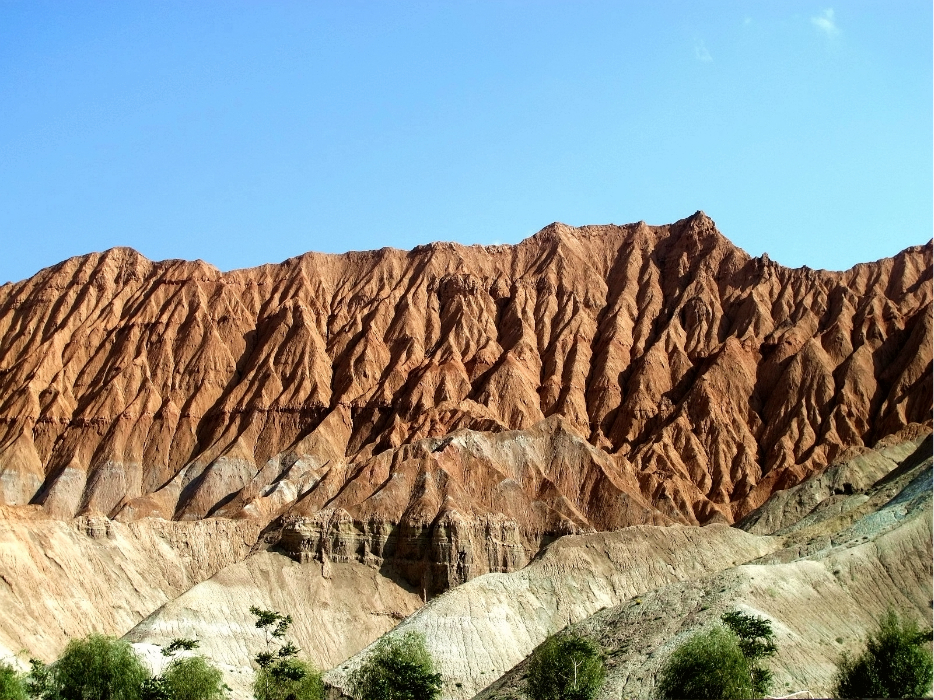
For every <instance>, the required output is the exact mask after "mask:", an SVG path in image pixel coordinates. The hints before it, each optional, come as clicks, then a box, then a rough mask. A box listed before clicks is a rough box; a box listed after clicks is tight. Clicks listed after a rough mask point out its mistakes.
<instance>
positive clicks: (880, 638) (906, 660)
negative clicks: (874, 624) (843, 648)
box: [834, 610, 932, 698]
mask: <svg viewBox="0 0 934 700" xmlns="http://www.w3.org/2000/svg"><path fill="white" fill-rule="evenodd" d="M930 639H931V632H930V630H928V631H926V632H922V631H920V630H919V629H918V625H917V623H915V622H913V621H911V620H903V619H901V618H899V616H898V615H897V614H896V613H895V611H894V610H889V611H888V612H886V614H885V615H883V616H882V618H881V619H880V620H879V626H878V628H877V629H876V631H875V632H874V633H873V634H871V635H870V636H869V640H868V641H867V642H866V649H865V650H864V651H863V653H861V654H860V655H859V656H857V657H855V658H854V657H851V656H849V655H848V654H846V653H844V654H843V656H842V657H841V659H840V662H839V663H838V665H837V675H836V678H835V679H834V695H835V696H836V697H838V698H856V697H872V698H910V697H923V696H926V695H928V694H929V693H930V690H931V677H932V670H931V663H932V659H931V652H930V651H928V649H927V648H926V644H927V642H928V641H930Z"/></svg>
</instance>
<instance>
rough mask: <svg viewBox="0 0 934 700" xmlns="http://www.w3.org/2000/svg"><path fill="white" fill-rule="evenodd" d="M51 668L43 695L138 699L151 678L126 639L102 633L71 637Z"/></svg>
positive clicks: (96, 699)
mask: <svg viewBox="0 0 934 700" xmlns="http://www.w3.org/2000/svg"><path fill="white" fill-rule="evenodd" d="M48 670H49V672H50V673H49V676H50V677H49V678H48V679H47V680H46V682H45V686H46V687H45V690H44V695H43V697H45V698H62V700H139V698H140V690H141V686H142V684H143V682H144V681H145V680H146V679H147V678H149V671H148V670H146V667H145V666H144V665H143V662H142V661H140V659H139V657H138V656H136V654H135V653H134V652H133V648H132V647H131V646H130V645H129V644H128V643H127V642H124V641H121V640H119V639H114V638H113V637H107V636H105V635H102V634H91V635H88V636H87V637H85V638H84V639H73V640H71V641H70V642H69V643H68V646H67V647H65V651H64V652H63V653H62V655H61V657H60V658H59V659H58V661H56V662H55V663H54V664H52V665H51V667H49V669H48Z"/></svg>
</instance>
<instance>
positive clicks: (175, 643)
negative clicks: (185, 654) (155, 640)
mask: <svg viewBox="0 0 934 700" xmlns="http://www.w3.org/2000/svg"><path fill="white" fill-rule="evenodd" d="M200 644H201V642H199V641H198V640H197V639H186V638H184V637H176V638H175V639H173V640H172V641H171V642H169V643H168V644H167V645H166V646H164V647H162V655H163V656H175V654H176V653H178V652H180V651H194V650H195V649H197V648H198V646H199V645H200Z"/></svg>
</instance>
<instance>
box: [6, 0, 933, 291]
mask: <svg viewBox="0 0 934 700" xmlns="http://www.w3.org/2000/svg"><path fill="white" fill-rule="evenodd" d="M931 35H932V5H931V2H930V0H923V1H917V2H915V1H909V0H899V1H894V2H893V1H891V0H889V1H887V2H859V1H847V2H839V1H837V2H833V3H831V4H826V3H825V2H822V1H818V2H798V1H797V0H782V1H775V2H743V1H730V0H716V1H712V2H697V1H694V0H692V1H690V2H688V1H685V2H674V1H672V2H650V1H649V0H646V1H644V2H635V1H623V0H617V1H615V2H588V1H586V0H573V1H572V0H563V1H561V2H548V1H547V0H534V1H533V0H528V1H520V0H498V1H493V0H490V1H486V2H483V1H469V0H463V1H461V2H444V1H442V0H426V1H425V2H418V3H416V2H401V1H398V0H394V1H393V2H376V1H373V2H352V1H348V0H339V1H338V0H333V1H332V2H311V1H302V2H275V1H260V0H255V1H253V2H237V1H235V0H224V1H223V2H210V1H208V0H201V1H198V2H190V1H187V0H186V1H184V2H172V1H168V0H151V1H149V2H133V1H131V0H120V1H114V2H78V1H76V0H68V1H67V2H42V1H40V0H0V244H2V247H0V282H3V281H5V280H17V279H22V278H24V277H27V276H29V275H31V274H33V273H34V272H36V271H37V270H38V269H40V268H42V267H45V266H47V265H51V264H54V263H56V262H58V261H59V260H62V259H64V258H66V257H68V256H71V255H77V254H82V253H86V252H90V251H94V250H103V249H106V248H109V247H112V246H116V245H128V246H132V247H134V248H136V249H138V250H139V251H141V252H142V253H143V254H145V255H146V256H148V257H150V258H153V259H163V258H192V259H193V258H202V259H204V260H207V261H208V262H211V263H213V264H215V265H217V266H218V267H220V268H221V269H231V268H237V267H248V266H252V265H257V264H261V263H264V262H277V261H280V260H283V259H285V258H287V257H290V256H292V255H297V254H300V253H302V252H304V251H307V250H319V251H327V252H341V251H345V250H360V249H369V248H379V247H382V246H394V247H398V248H411V247H412V246H415V245H417V244H419V243H425V242H428V241H432V240H456V241H460V242H463V243H493V242H504V243H505V242H516V241H519V240H521V239H522V238H524V237H526V236H528V235H530V234H531V233H533V232H535V231H536V230H538V229H539V228H541V227H543V226H545V225H547V224H548V223H550V222H551V221H555V220H558V221H563V222H566V223H569V224H573V225H582V224H590V223H594V224H596V223H609V222H612V223H627V222H631V221H638V220H640V219H641V220H645V221H647V222H649V223H653V224H659V223H667V222H671V221H674V220H676V219H679V218H683V217H685V216H689V215H690V214H692V213H693V212H694V211H695V210H697V209H703V210H704V211H706V212H707V214H708V215H710V216H711V217H712V218H713V219H714V220H715V221H716V222H717V224H718V226H719V227H720V230H721V231H722V232H723V233H724V234H726V235H727V236H728V237H729V238H731V239H732V240H733V241H734V242H735V243H737V244H738V245H740V246H742V247H743V248H744V249H746V250H747V251H748V252H749V253H751V254H753V255H759V254H761V253H762V252H763V251H767V252H768V253H769V255H770V256H771V257H772V259H773V260H777V261H778V262H781V263H783V264H786V265H791V266H798V265H805V264H806V265H809V266H811V267H824V268H830V269H843V268H846V267H849V266H850V265H852V264H854V263H856V262H860V261H866V260H872V259H876V258H880V257H885V256H888V255H893V254H895V253H896V252H897V251H899V250H900V249H902V248H904V247H905V246H908V245H916V244H920V243H924V242H926V241H927V240H928V239H930V238H931V232H932V188H934V181H932V148H934V143H932V39H931Z"/></svg>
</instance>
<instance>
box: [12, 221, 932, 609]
mask: <svg viewBox="0 0 934 700" xmlns="http://www.w3.org/2000/svg"><path fill="white" fill-rule="evenodd" d="M931 268H932V249H931V244H930V243H929V244H927V245H925V246H919V247H915V248H910V249H907V250H905V251H903V252H902V253H900V254H898V255H897V256H895V257H894V258H890V259H885V260H881V261H878V262H875V263H869V264H863V265H857V266H855V267H854V268H852V269H850V270H848V271H846V272H825V271H814V270H809V269H807V268H801V269H794V270H793V269H787V268H784V267H782V266H780V265H778V264H775V263H773V262H771V261H770V260H769V259H768V258H767V256H763V257H762V258H751V257H749V256H748V255H747V254H746V253H744V252H743V251H742V250H740V249H738V248H736V247H735V246H733V245H732V244H731V243H730V242H729V241H728V240H727V239H725V238H724V237H723V236H722V235H721V234H720V233H719V232H718V231H717V229H716V227H715V226H714V223H713V222H712V221H711V220H710V219H709V218H708V217H707V216H705V215H704V214H703V213H701V212H698V213H697V214H695V215H694V216H691V217H690V218H688V219H684V220H682V221H679V222H676V223H674V224H671V225H666V226H647V225H646V224H644V223H641V222H640V223H638V224H631V225H626V226H612V225H610V226H586V227H582V228H572V227H569V226H565V225H563V224H553V225H551V226H548V227H547V228H545V229H543V230H542V231H541V232H539V233H538V234H536V235H535V236H533V237H531V238H529V239H527V240H525V241H523V242H522V243H520V244H518V245H516V246H488V247H481V246H470V247H464V246H459V245H453V244H446V243H436V244H431V245H427V246H420V247H418V248H415V249H414V250H412V251H400V250H393V249H388V248H387V249H382V250H379V251H372V252H364V253H348V254H345V255H320V254H314V253H309V254H306V255H303V256H301V257H298V258H294V259H291V260H287V261H285V262H284V263H282V264H280V265H266V266H263V267H259V268H254V269H250V270H238V271H234V272H229V273H221V272H219V271H218V270H216V269H215V268H213V267H211V266H210V265H207V264H205V263H203V262H200V261H197V262H184V261H165V262H159V263H155V262H151V261H149V260H147V259H145V258H144V257H142V256H141V255H139V254H137V253H135V252H134V251H132V250H128V249H113V250H110V251H107V252H106V253H101V254H93V255H87V256H83V257H79V258H73V259H70V260H67V261H65V262H63V263H61V264H59V265H57V266H55V267H52V268H49V269H46V270H43V271H42V272H40V273H38V274H37V275H36V276H34V277H32V278H31V279H28V280H25V281H23V282H19V283H17V284H7V285H4V286H3V287H0V499H2V502H5V503H6V504H9V505H17V504H26V503H32V504H38V505H41V506H42V508H43V509H44V511H45V512H46V513H48V514H50V515H52V516H55V517H60V518H66V519H67V518H71V517H73V516H75V515H82V514H88V513H103V514H105V515H107V516H109V517H111V518H116V519H118V520H122V521H125V522H132V521H135V520H138V519H140V518H145V517H150V516H156V517H162V518H165V519H177V520H198V519H201V518H204V517H206V516H212V515H218V516H228V517H235V518H251V519H255V520H257V521H258V522H260V523H261V524H263V525H266V524H267V523H269V522H270V521H273V520H275V519H276V518H280V517H281V516H284V517H282V519H281V520H278V521H276V524H275V525H274V526H273V527H274V529H276V531H277V532H281V533H282V536H283V538H284V540H285V542H286V545H287V546H288V547H291V549H292V550H293V552H294V554H295V556H296V557H297V558H299V559H301V558H302V557H306V558H307V557H319V558H331V557H336V558H337V560H339V561H343V560H350V559H353V560H356V561H360V562H365V561H368V560H371V559H373V558H375V559H376V560H383V559H386V558H387V557H388V558H390V559H393V560H395V561H397V562H398V565H399V567H400V570H402V572H403V573H404V575H405V577H406V579H407V580H408V581H409V582H410V583H413V584H416V585H419V586H421V587H422V588H424V589H425V590H426V591H429V592H430V591H436V590H443V589H444V588H446V587H448V586H450V585H452V584H453V583H458V582H460V581H463V580H466V579H467V578H469V577H471V576H474V575H477V574H480V573H484V572H486V571H507V570H512V569H514V568H516V567H518V566H521V565H522V564H523V563H525V561H527V560H528V559H529V558H530V557H532V556H534V555H535V553H536V552H537V551H538V549H539V547H540V546H541V545H542V544H543V543H546V542H547V541H548V540H549V539H553V538H554V537H556V536H559V535H562V534H565V533H568V532H579V531H589V530H592V529H597V530H600V529H610V528H616V527H621V526H626V525H634V524H640V523H658V524H662V523H667V522H681V523H686V524H696V523H709V522H713V521H721V522H727V523H730V522H733V521H734V520H736V519H739V518H742V517H743V516H745V515H747V514H748V513H749V512H750V511H752V510H753V509H755V508H756V507H757V506H759V505H761V504H762V503H764V502H765V500H766V499H767V498H768V496H769V495H770V494H771V493H773V492H775V491H776V490H779V489H782V488H787V487H789V486H793V485H795V484H797V483H799V482H801V481H802V480H804V479H805V478H806V477H807V476H808V475H810V474H812V473H814V472H815V471H817V470H819V469H820V468H822V467H823V466H825V465H826V464H828V463H830V462H832V461H835V460H836V459H838V458H840V457H841V456H846V455H847V454H851V453H852V451H853V450H858V449H860V448H862V447H863V446H865V445H869V444H873V443H875V442H876V441H877V440H878V439H880V438H882V437H884V436H886V435H889V434H892V433H895V432H897V431H899V430H902V429H903V428H905V427H906V426H908V425H910V424H914V423H925V422H927V423H930V420H931V409H932V399H931V396H932V380H931V377H932V358H931V353H932V340H931V336H932V320H931V319H932V313H931V309H932V289H931V276H932V275H931ZM546 419H547V420H546ZM543 421H544V422H543ZM555 465H560V468H555ZM488 541H491V542H493V543H494V544H493V545H492V546H490V547H487V546H486V544H485V543H486V542H488ZM478 543H481V544H478Z"/></svg>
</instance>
